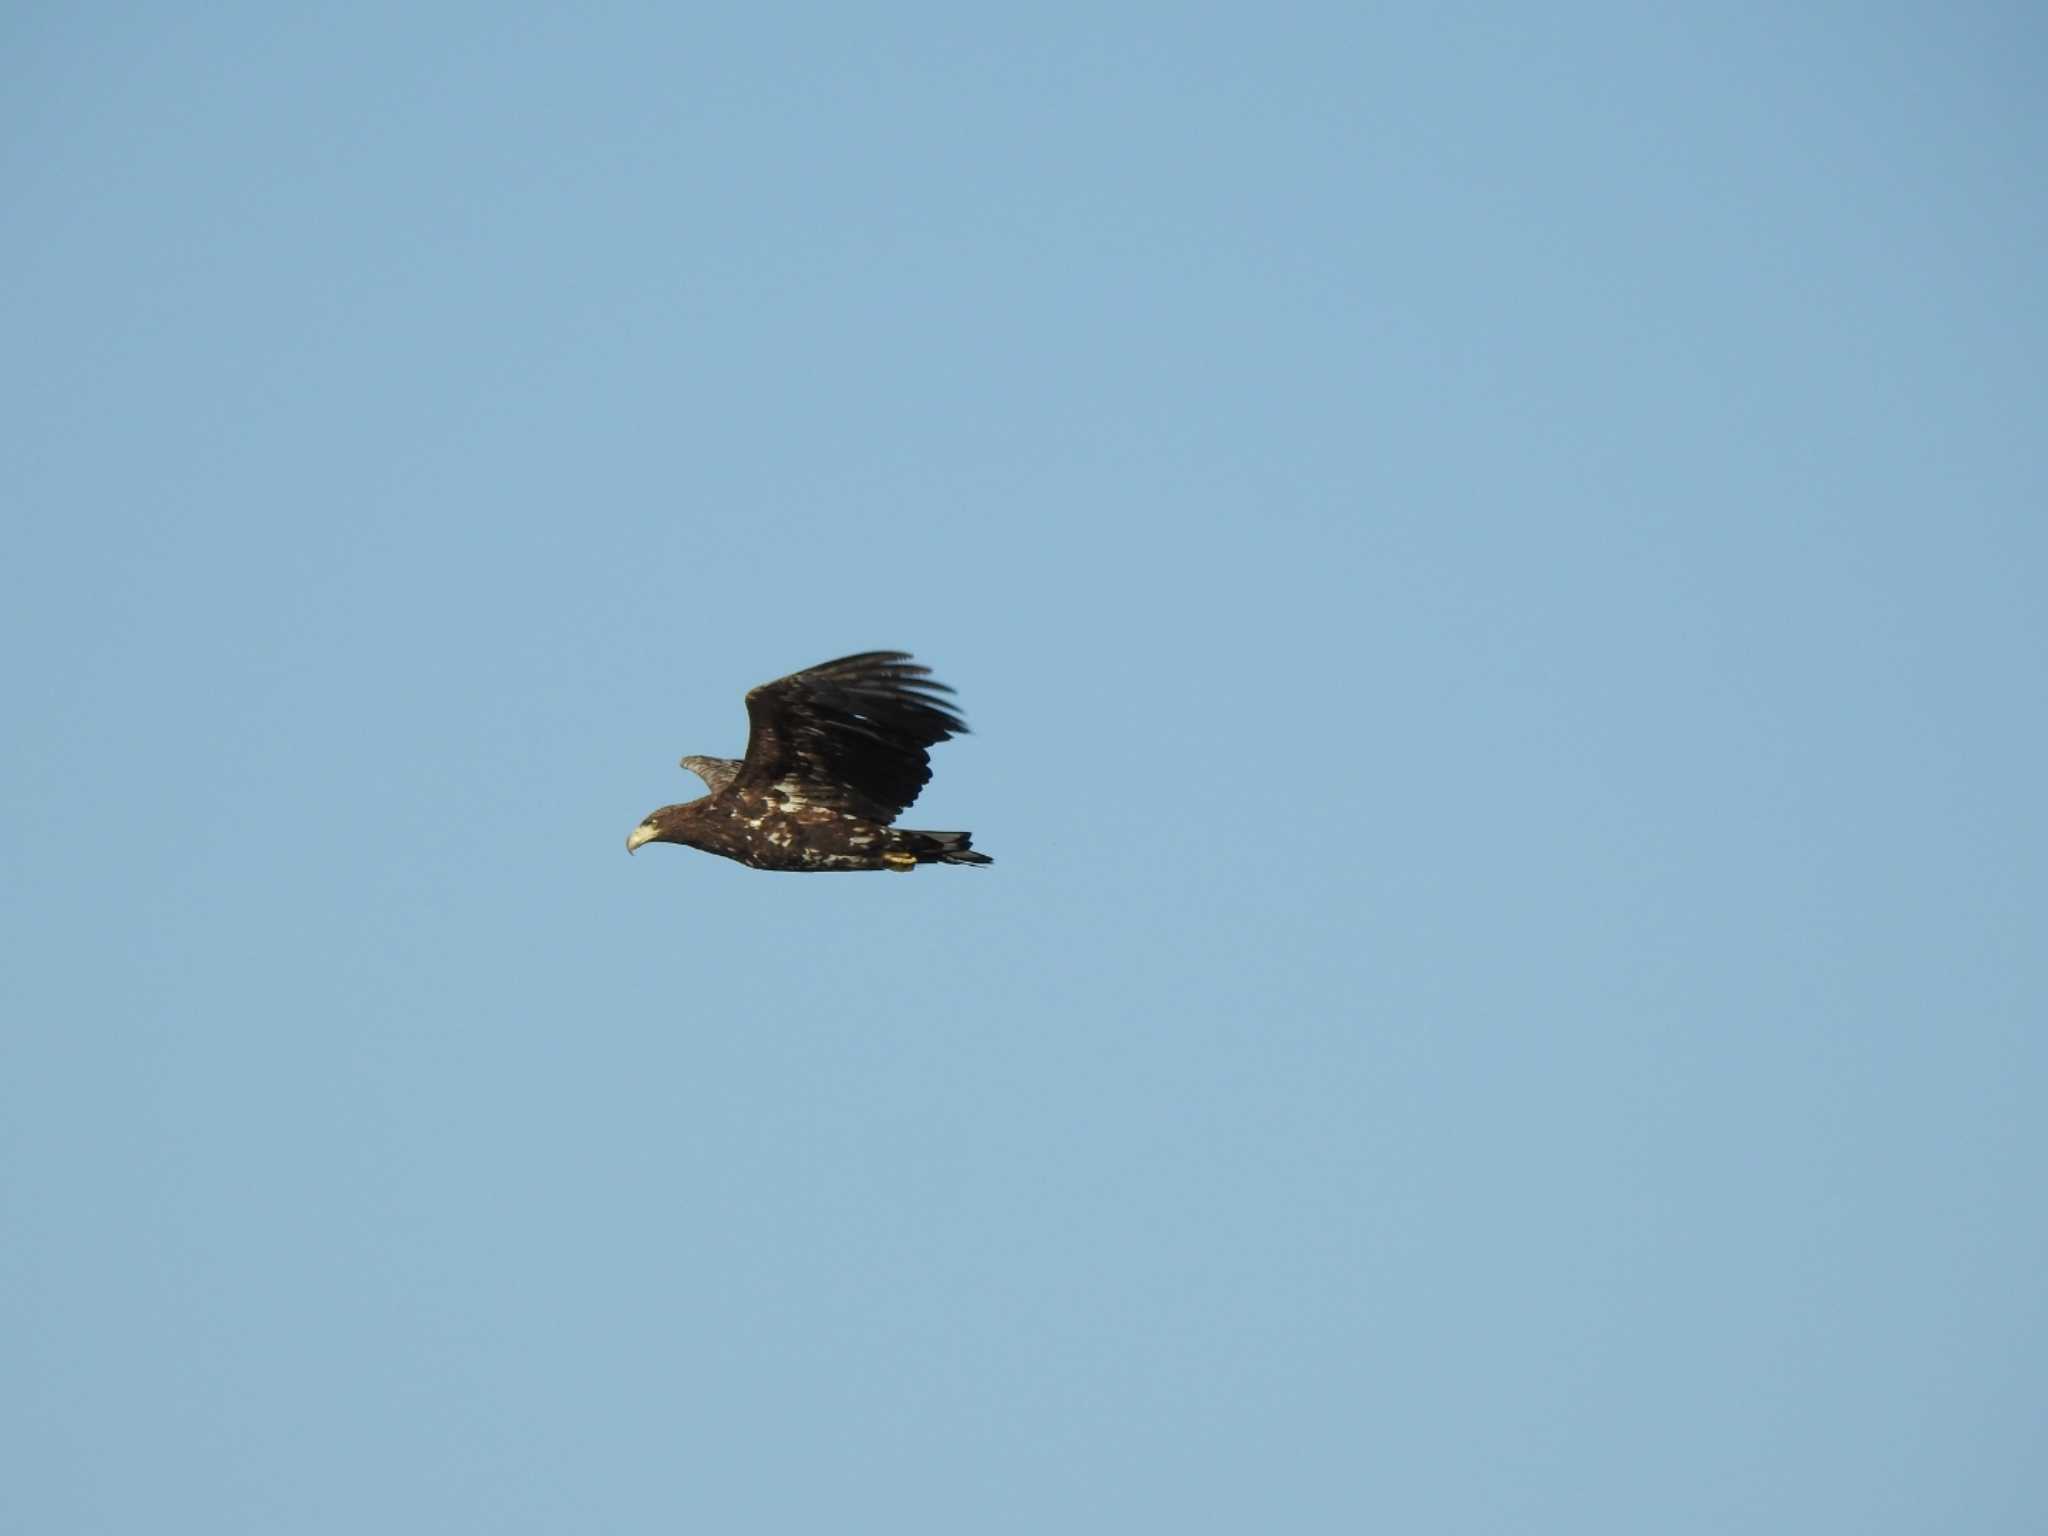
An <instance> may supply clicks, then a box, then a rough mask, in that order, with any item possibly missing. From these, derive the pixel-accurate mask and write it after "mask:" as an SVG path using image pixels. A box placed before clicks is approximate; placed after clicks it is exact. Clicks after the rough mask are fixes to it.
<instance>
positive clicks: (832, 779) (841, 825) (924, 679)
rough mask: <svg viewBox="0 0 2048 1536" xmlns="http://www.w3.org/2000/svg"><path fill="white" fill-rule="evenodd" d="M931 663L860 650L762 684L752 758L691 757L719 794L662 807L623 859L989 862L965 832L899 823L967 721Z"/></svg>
mask: <svg viewBox="0 0 2048 1536" xmlns="http://www.w3.org/2000/svg"><path fill="white" fill-rule="evenodd" d="M952 691H953V690H952V689H950V688H948V687H947V686H946V685H945V684H944V683H939V682H934V681H932V678H931V668H929V667H922V666H919V665H918V664H917V663H916V662H915V661H913V660H912V659H911V657H910V653H909V652H907V651H862V652H861V653H860V654H859V655H857V656H842V657H840V658H839V660H837V661H828V662H824V663H822V664H821V665H819V666H815V667H807V668H805V669H804V670H803V671H801V672H793V673H791V674H790V675H789V676H788V677H782V678H777V679H776V680H775V681H774V682H772V683H763V684H762V685H761V686H760V687H758V688H756V689H754V690H753V691H752V692H751V693H749V694H748V695H747V726H748V729H747V755H746V756H745V757H744V758H741V759H740V760H739V761H737V762H735V761H734V760H733V759H731V758H728V757H695V756H692V757H686V758H684V759H683V760H682V766H683V767H685V768H687V769H689V770H690V772H692V773H694V774H696V775H697V777H698V778H700V779H702V780H703V781H704V786H705V788H707V789H708V790H710V791H711V793H709V794H708V795H705V796H703V797H702V798H700V799H696V800H691V801H687V802H685V803H684V804H682V805H665V806H663V807H662V808H661V809H660V810H658V811H655V812H653V813H652V814H650V815H649V816H648V817H647V818H646V820H644V821H642V822H641V823H640V825H639V826H637V827H635V828H634V829H633V831H632V834H631V835H630V836H629V837H627V839H626V852H628V853H631V852H633V851H634V850H635V849H637V848H639V847H641V846H643V845H644V844H647V843H681V844H683V845H684V846H685V847H689V848H700V849H702V850H703V851H704V852H706V853H715V854H717V855H719V856H720V857H721V858H727V859H737V860H739V862H740V863H742V864H746V865H749V866H751V867H752V868H754V869H783V870H803V871H822V870H840V869H893V870H898V871H901V872H903V873H906V874H907V873H909V872H910V871H911V870H913V869H915V868H917V866H918V865H920V864H992V863H994V862H995V861H994V860H993V859H991V858H989V856H988V855H987V854H985V853H976V852H975V851H974V850H973V846H972V838H971V836H970V834H968V833H966V832H913V831H911V830H910V829H909V828H907V827H897V826H892V825H891V823H892V822H894V821H895V820H896V818H897V817H898V816H899V815H901V814H902V812H903V811H904V810H905V809H907V808H908V807H909V805H910V803H911V802H912V801H913V800H915V799H916V798H917V794H918V791H919V790H921V789H923V788H924V786H925V785H926V783H927V782H929V781H930V779H931V776H932V767H931V757H930V755H929V753H928V752H927V750H926V749H927V748H930V747H934V746H936V745H938V743H940V742H942V741H944V740H946V739H947V738H948V737H951V736H959V735H965V734H966V731H967V726H966V724H965V722H963V721H962V720H961V718H960V717H959V715H957V714H956V713H954V711H953V708H952V706H951V705H950V704H949V703H947V701H946V700H945V699H944V698H943V697H942V695H945V694H949V693H951V692H952Z"/></svg>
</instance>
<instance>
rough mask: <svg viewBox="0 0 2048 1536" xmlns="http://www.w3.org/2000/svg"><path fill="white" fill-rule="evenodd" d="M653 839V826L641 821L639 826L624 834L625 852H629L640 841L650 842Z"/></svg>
mask: <svg viewBox="0 0 2048 1536" xmlns="http://www.w3.org/2000/svg"><path fill="white" fill-rule="evenodd" d="M653 841H654V828H652V827H650V826H648V825H647V823H646V822H644V821H643V822H641V823H640V825H639V826H637V827H635V828H634V829H633V830H632V831H631V832H629V833H628V834H627V835H626V852H628V853H631V852H632V851H633V850H634V849H635V848H638V847H639V846H640V845H641V844H642V843H651V842H653Z"/></svg>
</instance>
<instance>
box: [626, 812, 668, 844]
mask: <svg viewBox="0 0 2048 1536" xmlns="http://www.w3.org/2000/svg"><path fill="white" fill-rule="evenodd" d="M667 814H668V807H666V806H664V807H663V808H662V809H661V810H658V811H656V812H654V813H653V814H652V815H650V816H649V817H648V818H647V819H646V820H645V821H643V822H641V823H640V825H639V826H637V827H635V828H634V829H633V830H632V831H631V832H629V833H627V834H626V852H628V853H632V852H633V851H634V850H635V849H637V848H639V847H640V846H641V845H642V844H645V843H660V842H666V841H667V840H668V828H667V824H666V823H665V822H664V820H663V817H665V816H666V815H667Z"/></svg>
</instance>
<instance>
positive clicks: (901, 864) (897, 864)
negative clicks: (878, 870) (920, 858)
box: [882, 853, 917, 875]
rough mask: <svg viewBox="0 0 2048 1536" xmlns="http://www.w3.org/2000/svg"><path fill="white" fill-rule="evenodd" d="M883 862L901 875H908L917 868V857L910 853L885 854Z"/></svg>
mask: <svg viewBox="0 0 2048 1536" xmlns="http://www.w3.org/2000/svg"><path fill="white" fill-rule="evenodd" d="M882 862H883V863H884V864H886V865H888V866H889V867H890V868H891V869H893V870H895V871H896V873H898V874H899V875H907V874H909V873H910V872H911V871H912V870H913V869H915V868H917V856H916V855H915V854H910V853H885V854H883V855H882Z"/></svg>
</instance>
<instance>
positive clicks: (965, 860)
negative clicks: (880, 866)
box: [891, 827, 995, 864]
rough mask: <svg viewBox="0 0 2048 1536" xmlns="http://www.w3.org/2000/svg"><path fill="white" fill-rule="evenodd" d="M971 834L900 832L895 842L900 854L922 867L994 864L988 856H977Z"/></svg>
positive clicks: (903, 829)
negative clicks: (908, 856)
mask: <svg viewBox="0 0 2048 1536" xmlns="http://www.w3.org/2000/svg"><path fill="white" fill-rule="evenodd" d="M972 839H973V834H972V833H970V832H913V831H911V830H910V829H909V828H908V827H900V828H898V829H897V831H896V834H895V836H894V837H893V838H892V839H891V841H892V842H893V843H894V844H895V849H896V851H897V852H898V853H907V854H909V855H910V856H911V857H913V858H914V859H916V860H917V862H918V863H920V864H993V863H995V860H994V859H992V858H990V857H989V856H988V855H987V854H985V853H976V852H975V851H974V848H973V842H972Z"/></svg>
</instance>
